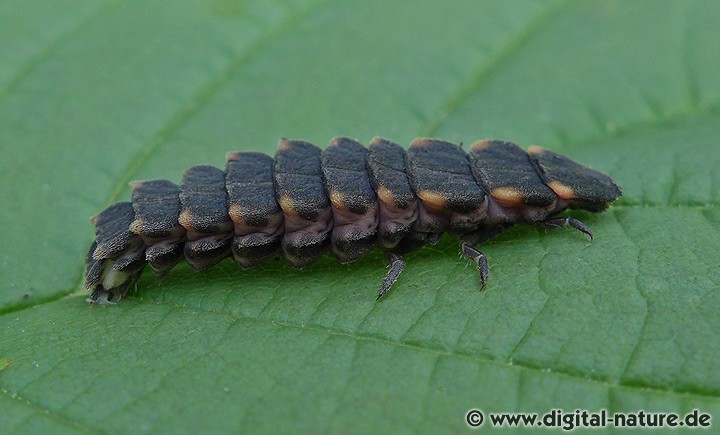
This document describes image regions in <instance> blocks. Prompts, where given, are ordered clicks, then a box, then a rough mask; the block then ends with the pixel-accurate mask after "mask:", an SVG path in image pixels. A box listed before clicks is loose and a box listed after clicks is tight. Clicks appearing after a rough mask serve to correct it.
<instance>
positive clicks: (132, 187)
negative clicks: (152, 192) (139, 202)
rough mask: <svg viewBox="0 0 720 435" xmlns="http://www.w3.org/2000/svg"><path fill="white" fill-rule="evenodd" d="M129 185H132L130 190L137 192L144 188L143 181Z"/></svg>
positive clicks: (132, 182)
mask: <svg viewBox="0 0 720 435" xmlns="http://www.w3.org/2000/svg"><path fill="white" fill-rule="evenodd" d="M129 184H130V188H131V189H132V190H137V189H139V188H141V187H142V185H143V182H142V181H131V182H130V183H129Z"/></svg>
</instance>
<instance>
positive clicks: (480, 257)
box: [460, 241, 488, 289]
mask: <svg viewBox="0 0 720 435" xmlns="http://www.w3.org/2000/svg"><path fill="white" fill-rule="evenodd" d="M460 251H462V253H463V254H464V255H465V256H466V257H468V258H469V259H471V260H472V261H473V262H474V263H475V264H477V266H478V273H479V274H480V288H481V289H483V288H485V283H487V280H488V261H487V257H486V256H485V254H483V253H482V252H480V251H478V250H477V249H475V248H474V247H472V246H470V245H468V244H467V243H466V242H464V241H463V242H460Z"/></svg>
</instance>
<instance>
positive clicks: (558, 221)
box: [540, 217, 593, 240]
mask: <svg viewBox="0 0 720 435" xmlns="http://www.w3.org/2000/svg"><path fill="white" fill-rule="evenodd" d="M540 225H541V226H543V227H546V228H565V227H571V228H575V229H576V230H578V231H580V232H581V233H583V234H587V236H588V237H590V240H593V233H592V231H590V228H588V227H587V225H585V224H584V223H582V222H580V221H579V220H577V219H575V218H571V217H556V218H551V219H548V220H546V221H545V222H542V223H541V224H540Z"/></svg>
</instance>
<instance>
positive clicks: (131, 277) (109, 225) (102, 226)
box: [85, 202, 147, 294]
mask: <svg viewBox="0 0 720 435" xmlns="http://www.w3.org/2000/svg"><path fill="white" fill-rule="evenodd" d="M134 220H135V213H134V211H133V207H132V204H131V203H130V202H118V203H116V204H113V205H111V206H110V207H108V208H106V209H105V210H103V211H102V212H100V214H98V215H97V216H95V217H93V218H92V222H93V223H94V224H95V242H94V243H93V244H92V246H91V247H90V251H89V252H88V254H87V256H86V259H85V264H86V272H85V288H86V289H92V288H96V287H98V286H99V287H100V288H101V289H103V291H105V289H112V288H118V289H119V290H117V291H118V292H119V293H118V294H124V293H125V292H126V291H127V289H128V288H129V286H130V285H132V284H133V283H135V282H136V281H137V279H138V277H139V276H140V273H141V272H142V269H143V268H144V267H145V265H146V264H147V262H146V261H145V245H144V243H143V241H142V239H141V238H140V236H138V235H136V234H133V233H132V232H131V231H130V229H129V228H130V225H131V224H132V222H133V221H134ZM100 293H103V292H100ZM106 293H108V294H109V292H106ZM98 294H99V293H98Z"/></svg>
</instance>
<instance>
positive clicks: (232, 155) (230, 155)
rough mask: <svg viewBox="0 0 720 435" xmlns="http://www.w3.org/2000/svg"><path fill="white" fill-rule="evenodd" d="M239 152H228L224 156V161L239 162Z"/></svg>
mask: <svg viewBox="0 0 720 435" xmlns="http://www.w3.org/2000/svg"><path fill="white" fill-rule="evenodd" d="M240 155H241V154H240V151H229V152H227V153H226V154H225V159H226V160H227V161H228V162H237V161H240Z"/></svg>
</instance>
